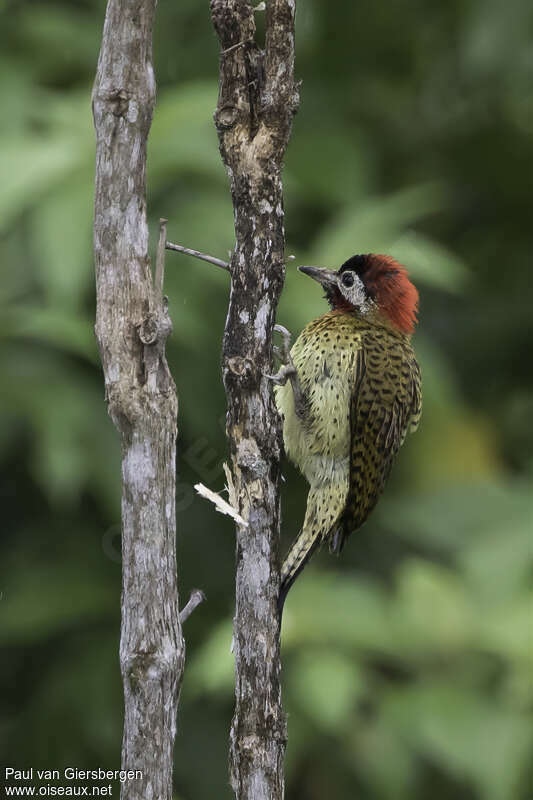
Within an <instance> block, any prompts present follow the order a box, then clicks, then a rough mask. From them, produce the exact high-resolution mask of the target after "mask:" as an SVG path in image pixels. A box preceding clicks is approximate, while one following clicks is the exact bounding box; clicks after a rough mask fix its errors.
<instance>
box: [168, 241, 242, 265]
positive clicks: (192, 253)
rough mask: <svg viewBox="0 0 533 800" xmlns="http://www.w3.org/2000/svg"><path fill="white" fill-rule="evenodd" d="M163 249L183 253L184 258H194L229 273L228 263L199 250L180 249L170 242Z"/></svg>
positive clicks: (180, 247) (178, 245) (179, 246)
mask: <svg viewBox="0 0 533 800" xmlns="http://www.w3.org/2000/svg"><path fill="white" fill-rule="evenodd" d="M165 247H166V249H167V250H176V252H178V253H184V254H185V255H186V256H194V258H201V259H202V261H208V262H209V263H210V264H214V265H215V267H221V268H222V269H225V270H228V272H229V264H228V262H227V261H222V259H221V258H215V256H208V255H207V254H206V253H201V252H200V251H199V250H193V249H192V248H191V247H182V246H181V244H173V243H172V242H167V243H166V245H165Z"/></svg>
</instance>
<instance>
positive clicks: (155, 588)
mask: <svg viewBox="0 0 533 800" xmlns="http://www.w3.org/2000/svg"><path fill="white" fill-rule="evenodd" d="M155 5H156V0H109V2H108V5H107V11H106V17H105V25H104V33H103V39H102V47H101V50H100V58H99V61H98V70H97V75H96V81H95V85H94V91H93V112H94V122H95V127H96V139H97V146H96V196H95V221H94V253H95V262H96V288H97V315H96V336H97V339H98V344H99V347H100V354H101V358H102V364H103V369H104V377H105V391H106V399H107V403H108V409H109V414H110V415H111V418H112V419H113V422H114V423H115V425H116V427H117V429H118V431H119V433H120V437H121V442H122V569H123V580H122V626H121V639H120V665H121V671H122V677H123V682H124V701H125V716H124V737H123V744H122V768H123V769H126V770H130V769H136V770H141V771H142V773H143V777H142V780H132V781H128V782H126V783H123V784H122V790H121V797H122V799H123V800H146V798H150V797H151V798H154V799H155V798H157V800H160V799H163V800H171V798H172V762H173V745H174V735H175V730H176V711H177V704H178V695H179V688H180V683H181V676H182V671H183V663H184V656H185V650H184V642H183V637H182V633H181V626H180V621H179V615H178V593H177V580H176V551H175V536H176V520H175V512H174V497H175V469H176V467H175V459H176V430H177V400H176V389H175V386H174V382H173V380H172V377H171V375H170V373H169V370H168V366H167V362H166V359H165V340H166V338H167V336H168V334H169V333H170V330H171V324H170V319H169V316H168V313H167V308H166V298H163V295H162V285H163V257H164V242H165V231H164V225H162V231H161V237H160V238H161V241H160V248H159V252H158V263H157V267H156V278H155V285H154V282H153V281H152V275H151V269H150V259H149V255H148V226H147V221H146V196H145V183H146V179H145V173H146V142H147V138H148V133H149V130H150V125H151V121H152V113H153V108H154V102H155V80H154V73H153V68H152V25H153V19H154V12H155ZM161 242H162V246H161Z"/></svg>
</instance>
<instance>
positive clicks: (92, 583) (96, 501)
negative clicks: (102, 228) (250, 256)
mask: <svg viewBox="0 0 533 800" xmlns="http://www.w3.org/2000/svg"><path fill="white" fill-rule="evenodd" d="M103 16H104V4H103V2H102V0H77V2H76V1H74V0H72V1H70V2H69V1H68V0H56V2H47V1H46V0H40V2H30V0H2V2H0V41H1V45H2V47H1V55H0V96H1V101H2V117H1V122H0V174H1V175H2V181H1V183H0V227H1V240H0V253H1V261H2V281H1V285H0V303H1V312H0V370H1V375H2V388H1V395H2V403H1V405H2V426H1V433H0V469H1V507H2V531H3V535H2V538H1V545H0V546H1V565H2V566H1V590H2V602H1V604H0V640H1V646H2V651H3V655H2V658H1V661H0V683H1V687H2V717H1V722H0V752H1V753H2V757H3V758H2V760H3V761H5V762H6V763H10V764H12V765H17V766H19V767H22V766H34V767H41V768H43V767H45V768H61V767H63V766H76V767H79V768H95V767H98V766H102V767H105V768H110V769H117V768H118V767H119V763H120V742H121V725H122V690H121V683H120V676H119V668H118V656H117V644H118V634H119V599H120V556H119V552H120V535H119V493H120V488H119V443H118V438H117V436H116V435H115V432H114V429H113V427H112V425H111V423H110V422H109V420H108V418H107V416H106V410H105V405H104V398H103V381H102V375H101V371H100V367H99V364H98V358H97V353H96V346H95V341H94V337H93V319H94V300H95V298H94V279H93V268H92V253H91V224H92V185H93V159H94V136H93V129H92V120H91V112H90V89H91V83H92V80H93V76H94V71H95V65H96V59H97V55H98V49H99V39H100V33H101V27H102V22H103ZM258 16H259V17H260V16H261V15H260V14H259V15H258ZM532 17H533V12H532V7H531V4H530V3H528V2H526V0H510V2H508V3H505V4H503V3H501V2H497V1H496V0H451V2H450V0H448V2H444V0H441V1H440V2H437V3H431V4H428V3H427V2H422V0H400V2H397V3H390V4H388V5H385V6H384V5H383V4H379V3H373V2H370V0H360V1H359V2H355V3H354V2H352V0H328V2H326V1H325V0H306V2H304V1H303V0H301V2H300V4H299V9H298V16H297V74H298V77H300V78H302V79H303V81H304V82H303V87H302V103H301V110H300V112H299V114H298V116H297V117H296V119H295V124H294V132H293V138H292V141H291V144H290V147H289V151H288V154H287V159H286V172H285V186H286V228H287V245H288V251H287V252H288V253H294V255H295V256H296V262H295V263H302V262H304V263H315V264H324V265H329V266H337V265H339V264H340V263H341V262H342V261H343V260H345V259H346V258H347V257H349V256H350V255H352V254H353V253H357V252H368V251H374V252H386V253H390V254H392V255H394V256H396V257H397V258H398V259H400V260H401V261H403V262H404V263H405V264H406V265H407V266H408V267H409V269H410V270H411V273H412V276H413V278H414V280H415V282H416V283H417V285H418V287H419V289H420V293H421V313H420V326H419V329H418V332H417V334H416V337H415V347H416V350H417V352H418V354H419V357H420V361H421V364H422V370H423V377H424V402H425V406H424V414H423V418H422V423H421V426H420V429H419V432H418V433H417V434H416V436H414V437H410V438H409V439H408V441H407V442H406V445H405V447H404V449H403V452H402V453H401V455H400V458H399V461H398V464H397V466H396V469H395V471H394V474H393V477H392V479H391V482H390V484H389V486H388V490H387V492H386V494H385V496H384V497H383V499H382V501H381V503H380V504H379V506H378V509H377V510H376V512H375V513H374V515H373V516H372V518H371V520H370V521H369V522H368V524H367V525H366V526H365V527H364V529H363V530H361V531H360V532H359V533H358V534H357V535H356V536H354V537H353V538H352V539H351V540H350V543H349V546H348V547H347V548H346V550H345V551H344V553H343V556H342V559H339V560H337V559H335V558H333V557H331V556H329V555H328V554H327V553H325V552H324V553H322V554H320V555H319V556H317V557H316V558H315V559H314V561H313V563H312V565H311V566H309V568H308V569H307V570H306V572H305V574H304V576H303V577H302V578H301V579H300V580H299V581H298V583H297V584H296V586H295V588H294V589H293V590H292V592H291V595H290V596H289V600H288V602H287V606H286V612H285V619H284V630H283V686H284V702H285V707H286V710H287V712H288V714H289V745H288V750H287V797H288V799H289V800H322V798H325V797H327V798H330V799H331V800H355V799H356V798H357V800H403V799H404V798H405V800H426V799H427V798H430V797H431V798H436V799H437V800H452V798H453V800H525V799H526V798H530V797H531V796H532V788H531V787H532V782H533V770H532V767H531V764H532V763H533V762H532V756H533V725H532V719H531V707H532V703H533V677H532V676H533V654H532V639H533V637H532V621H533V614H532V610H533V606H532V603H531V585H532V576H533V570H532V563H533V551H532V545H531V533H532V527H533V526H532V520H533V493H532V491H531V490H532V483H533V481H532V478H533V456H532V454H533V426H532V423H531V420H532V418H533V391H532V389H533V385H532V383H533V382H532V370H531V342H532V338H531V336H532V330H531V319H532V307H533V279H532V274H533V272H532V266H533V265H532V263H531V233H530V226H531V215H532V207H531V206H532V204H531V185H530V176H531V174H532V169H533V115H532V113H531V109H532V107H531V101H530V97H529V96H528V95H530V88H531V81H532V79H533V48H532V42H531V38H530V30H531V23H532V22H533V19H532ZM155 62H156V71H157V79H158V84H159V94H158V105H157V110H156V114H155V119H154V124H153V128H152V134H151V138H150V151H149V212H150V220H151V231H152V235H153V240H154V241H155V239H156V233H157V219H158V218H159V216H166V217H168V218H169V220H170V223H169V238H171V239H173V240H175V241H178V242H181V243H183V244H186V245H189V246H192V247H197V248H200V249H204V250H206V251H208V252H211V253H213V254H215V255H219V256H221V257H225V256H226V254H227V251H228V250H229V249H230V248H231V247H232V239H233V237H232V209H231V203H230V199H229V194H228V187H227V181H226V177H225V173H224V171H223V169H222V166H221V164H220V160H219V155H218V149H217V141H216V135H215V132H214V129H213V125H212V112H213V109H214V107H215V102H216V92H217V65H218V53H217V44H216V41H215V37H214V34H213V32H212V29H211V25H210V20H209V15H208V4H207V2H198V0H181V1H180V2H171V0H160V4H159V9H158V19H157V28H156V31H155ZM166 290H167V292H168V294H169V296H170V308H171V313H172V317H173V321H174V335H173V337H172V339H171V341H170V344H169V358H170V362H171V367H172V371H173V374H174V376H175V378H176V381H177V384H178V388H179V395H180V433H179V484H178V487H177V507H178V512H179V513H178V526H179V530H178V539H179V541H178V549H179V568H180V590H181V596H182V600H183V601H184V600H185V599H186V597H187V596H188V593H189V590H190V589H191V588H192V587H193V586H200V587H202V588H203V589H204V591H205V592H206V594H207V596H208V602H207V603H205V604H204V605H203V606H201V607H200V609H199V610H197V611H196V612H195V614H194V615H193V617H191V619H190V620H189V621H188V622H187V624H186V631H185V632H186V638H187V648H188V653H187V668H186V674H185V679H184V684H183V690H182V701H181V707H180V715H179V734H178V739H177V748H176V779H175V786H176V797H177V798H179V800H204V798H205V799H206V800H207V798H229V797H230V791H229V789H228V787H227V773H226V749H227V731H228V727H229V723H230V719H231V714H232V706H233V699H232V689H233V687H232V682H233V681H232V658H231V655H230V652H229V648H230V641H231V617H232V610H233V600H232V591H233V558H234V552H233V551H234V538H233V531H232V526H231V524H230V523H229V522H228V521H227V520H225V519H224V518H222V517H221V516H220V515H218V514H215V513H214V512H213V509H212V507H211V505H210V504H208V503H206V502H205V501H203V500H201V499H199V498H198V497H195V496H194V492H193V489H192V485H193V484H194V483H196V482H198V481H199V480H201V481H203V482H204V483H207V484H208V485H209V486H211V487H212V488H215V489H217V490H218V489H221V488H222V487H223V482H224V478H223V474H222V469H221V463H222V461H223V460H224V458H225V452H226V445H225V440H224V434H223V417H224V412H225V402H224V394H223V389H222V385H221V379H220V370H219V359H220V342H221V334H222V330H223V326H224V319H225V311H226V305H227V298H228V277H227V275H226V274H225V273H223V272H222V271H218V270H216V269H215V268H212V267H210V266H208V265H206V264H203V263H201V262H199V261H194V260H192V259H188V258H184V257H182V256H178V255H176V254H168V260H167V284H166ZM323 310H324V301H323V300H322V299H321V297H320V291H319V290H318V288H317V287H316V286H315V285H314V284H312V283H311V281H308V280H307V279H305V278H304V277H302V276H301V275H299V274H298V273H297V272H296V269H295V267H294V266H292V265H289V267H288V274H287V281H286V288H285V291H284V295H283V299H282V302H281V306H280V309H279V321H280V322H281V323H282V324H284V325H286V326H287V327H289V328H290V329H291V330H292V331H293V332H298V331H299V330H300V329H301V327H302V326H303V325H304V324H305V323H306V322H307V321H308V320H309V319H311V318H312V317H313V316H316V315H318V314H320V313H321V312H322V311H323ZM285 477H286V483H285V484H284V496H283V518H284V519H283V530H284V539H285V543H284V547H286V546H287V545H288V541H289V540H290V538H291V537H293V536H294V535H295V534H296V532H297V530H298V526H299V524H300V522H301V520H302V517H303V512H304V506H305V496H306V485H305V483H304V481H303V480H302V479H301V478H300V477H299V476H298V475H297V473H296V472H295V471H294V470H293V469H292V468H291V467H290V466H289V465H286V467H285Z"/></svg>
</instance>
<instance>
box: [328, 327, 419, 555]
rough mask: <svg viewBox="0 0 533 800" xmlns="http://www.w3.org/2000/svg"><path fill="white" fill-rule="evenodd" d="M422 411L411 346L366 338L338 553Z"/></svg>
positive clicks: (359, 361)
mask: <svg viewBox="0 0 533 800" xmlns="http://www.w3.org/2000/svg"><path fill="white" fill-rule="evenodd" d="M420 412H421V391H420V370H419V368H418V364H417V363H416V359H415V356H414V353H413V351H412V349H411V347H410V346H409V344H407V343H406V342H403V341H401V340H398V339H397V338H396V337H393V336H390V335H388V334H387V332H383V333H382V332H379V333H372V334H369V335H368V336H366V337H365V342H364V346H363V347H362V348H361V349H360V350H359V351H358V353H357V355H356V361H355V370H354V381H353V391H352V395H351V407H350V427H351V452H350V489H349V494H348V499H347V503H346V509H345V513H344V517H343V531H342V535H341V536H337V537H336V541H335V549H336V550H338V551H339V552H340V550H341V549H342V547H343V545H344V542H345V540H346V538H347V536H348V535H349V534H350V533H351V532H352V531H354V530H356V529H357V528H359V527H360V526H361V525H362V524H363V522H365V520H366V519H367V517H368V515H369V514H370V512H371V511H372V509H373V508H374V506H375V505H376V502H377V500H378V498H379V496H380V494H381V492H382V491H383V487H384V485H385V482H386V480H387V478H388V476H389V474H390V471H391V468H392V465H393V463H394V459H395V457H396V455H397V453H398V450H399V449H400V447H401V445H402V442H403V440H404V439H405V436H406V433H407V432H408V430H410V429H411V430H415V429H416V426H417V425H418V420H419V418H420Z"/></svg>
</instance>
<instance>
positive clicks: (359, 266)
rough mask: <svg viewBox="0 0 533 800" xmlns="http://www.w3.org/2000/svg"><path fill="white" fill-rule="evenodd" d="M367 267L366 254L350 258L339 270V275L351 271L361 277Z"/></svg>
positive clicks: (367, 259)
mask: <svg viewBox="0 0 533 800" xmlns="http://www.w3.org/2000/svg"><path fill="white" fill-rule="evenodd" d="M369 267H370V260H369V257H368V254H363V255H357V256H352V257H351V258H349V259H348V261H345V262H344V264H343V265H342V266H341V268H340V269H339V274H340V273H342V272H345V271H346V270H347V269H351V270H353V271H354V272H357V274H358V275H359V276H360V277H362V276H363V275H364V273H365V272H366V271H367V270H368V268H369Z"/></svg>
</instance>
